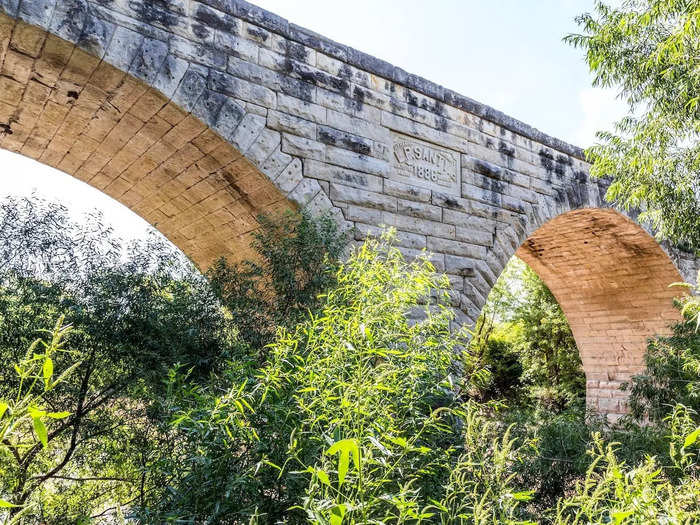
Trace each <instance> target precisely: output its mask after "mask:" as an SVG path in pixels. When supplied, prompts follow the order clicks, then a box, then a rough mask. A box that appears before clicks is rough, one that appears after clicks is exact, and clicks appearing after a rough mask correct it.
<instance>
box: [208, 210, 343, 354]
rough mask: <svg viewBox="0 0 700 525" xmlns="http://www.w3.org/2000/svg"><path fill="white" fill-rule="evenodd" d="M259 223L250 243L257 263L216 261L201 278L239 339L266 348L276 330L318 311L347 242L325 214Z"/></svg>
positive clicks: (274, 218)
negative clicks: (228, 314) (232, 322)
mask: <svg viewBox="0 0 700 525" xmlns="http://www.w3.org/2000/svg"><path fill="white" fill-rule="evenodd" d="M258 222H259V223H260V228H259V229H258V230H257V231H256V232H254V233H253V240H252V242H251V247H252V248H253V249H254V250H255V252H256V255H257V259H256V260H246V261H243V262H240V263H238V264H229V263H228V262H227V261H226V260H225V259H219V260H218V261H216V262H215V263H214V264H213V265H212V267H211V268H210V269H209V270H208V271H207V274H206V275H207V277H208V279H209V281H210V283H211V286H212V289H213V290H214V292H215V293H216V295H217V297H218V298H219V299H220V301H221V302H222V304H223V305H224V306H225V307H226V308H227V309H228V310H229V311H230V312H231V314H232V315H233V317H234V319H235V321H236V325H237V327H238V330H239V334H240V337H241V338H242V339H243V340H245V341H246V342H248V343H249V344H250V345H251V346H252V347H254V348H262V347H264V346H265V345H266V344H267V343H269V342H270V341H271V340H272V338H273V337H274V334H275V331H276V329H277V327H278V326H285V327H288V328H291V327H293V326H294V325H295V324H296V323H298V322H301V321H302V320H303V319H305V318H306V316H307V314H308V312H309V311H313V310H314V309H316V308H317V307H318V305H319V300H318V296H319V295H320V294H321V293H322V292H324V291H325V290H327V289H328V288H329V287H331V286H332V285H333V283H334V278H335V273H336V270H337V265H338V260H339V259H340V256H341V254H342V252H343V250H344V249H345V246H346V243H347V238H346V236H345V234H343V233H342V232H340V231H339V230H338V227H337V224H336V222H335V220H334V219H333V217H331V216H330V215H324V216H321V217H318V218H312V217H311V216H310V215H309V214H308V212H306V211H303V210H302V211H301V212H300V213H291V212H287V213H285V214H282V215H276V216H270V217H267V216H260V217H258Z"/></svg>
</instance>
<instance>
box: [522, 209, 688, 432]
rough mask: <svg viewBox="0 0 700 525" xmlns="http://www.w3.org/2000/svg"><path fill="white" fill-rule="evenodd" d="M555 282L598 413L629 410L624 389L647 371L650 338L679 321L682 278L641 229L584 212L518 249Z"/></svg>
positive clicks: (607, 212) (600, 212)
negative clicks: (677, 284) (677, 301)
mask: <svg viewBox="0 0 700 525" xmlns="http://www.w3.org/2000/svg"><path fill="white" fill-rule="evenodd" d="M516 255H517V256H518V257H520V258H521V259H522V260H524V261H525V262H526V263H527V264H528V265H529V266H530V267H531V268H532V269H533V270H534V271H535V272H536V273H537V274H538V275H539V276H540V277H541V278H542V280H543V281H544V282H545V283H546V284H547V286H548V287H549V289H550V290H551V291H552V293H553V294H554V296H555V297H556V299H557V301H558V302H559V304H560V306H561V307H562V310H563V311H564V313H565V315H566V317H567V319H568V321H569V324H570V326H571V330H572V332H573V334H574V337H575V339H576V344H577V346H578V349H579V352H580V354H581V360H582V362H583V367H584V370H585V373H586V380H587V382H586V399H587V404H588V406H589V407H591V408H592V409H595V410H597V411H598V412H600V413H606V414H608V415H609V417H613V418H614V417H617V416H619V415H620V414H624V413H625V412H626V403H625V399H626V397H627V394H626V393H625V392H622V391H620V390H619V387H620V384H621V383H622V382H624V381H625V380H627V379H629V378H630V377H631V376H632V375H634V374H636V373H639V372H641V371H643V369H644V352H645V349H646V345H647V340H648V338H650V337H653V336H655V335H658V334H665V333H668V330H669V325H670V324H672V322H673V321H674V320H677V319H678V318H679V313H678V311H677V310H676V309H675V308H674V307H673V298H674V297H676V296H678V295H679V294H680V293H681V292H680V290H679V289H678V288H669V285H670V284H671V283H674V282H679V281H682V277H681V275H680V273H679V271H678V270H677V269H676V267H675V265H674V264H673V262H672V261H671V259H670V258H669V256H668V255H667V254H666V253H665V252H664V251H663V249H662V248H661V247H660V246H659V244H658V243H657V242H656V241H655V240H654V238H653V237H651V236H650V235H649V234H648V233H647V232H645V231H644V230H643V229H642V228H641V227H640V226H639V225H637V224H636V223H634V222H633V221H631V220H630V219H628V218H627V217H625V216H623V215H622V214H620V213H619V212H617V211H614V210H611V209H580V210H575V211H571V212H568V213H565V214H563V215H560V216H558V217H556V218H554V219H553V220H551V221H549V222H547V223H545V224H544V225H543V226H541V227H540V228H539V229H538V230H536V231H535V232H534V233H533V234H532V235H530V237H529V238H528V239H527V241H526V242H525V243H524V244H523V245H522V246H521V247H520V248H519V249H518V250H517V252H516Z"/></svg>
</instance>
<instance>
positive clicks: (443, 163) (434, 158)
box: [391, 133, 461, 194]
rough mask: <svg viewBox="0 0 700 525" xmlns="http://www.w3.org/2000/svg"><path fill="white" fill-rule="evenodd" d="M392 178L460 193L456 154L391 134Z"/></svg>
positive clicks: (427, 143)
mask: <svg viewBox="0 0 700 525" xmlns="http://www.w3.org/2000/svg"><path fill="white" fill-rule="evenodd" d="M392 138H393V144H394V146H393V152H392V159H393V169H392V170H391V176H392V178H394V179H396V180H399V181H401V182H404V183H406V184H414V185H416V186H423V187H426V188H434V189H439V190H441V191H448V192H452V193H456V194H459V193H460V189H461V188H460V165H459V153H457V152H455V151H451V150H449V149H446V148H443V147H441V146H437V145H435V144H430V143H429V142H425V141H423V140H419V139H416V138H413V137H408V136H406V135H401V134H399V133H392Z"/></svg>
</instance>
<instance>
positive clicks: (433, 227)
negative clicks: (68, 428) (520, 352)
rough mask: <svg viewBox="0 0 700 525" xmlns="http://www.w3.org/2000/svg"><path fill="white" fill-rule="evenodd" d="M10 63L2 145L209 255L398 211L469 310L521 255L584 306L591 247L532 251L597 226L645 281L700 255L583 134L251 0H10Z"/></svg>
mask: <svg viewBox="0 0 700 525" xmlns="http://www.w3.org/2000/svg"><path fill="white" fill-rule="evenodd" d="M1 13H4V14H1ZM0 66H1V67H0V132H1V133H0V147H3V148H5V149H9V150H12V151H15V152H19V153H22V154H24V155H27V156H29V157H32V158H35V159H37V160H39V161H40V162H43V163H45V164H48V165H51V166H54V167H56V168H58V169H61V170H63V171H65V172H67V173H69V174H71V175H74V176H75V177H77V178H79V179H81V180H84V181H86V182H88V183H89V184H92V185H93V186H95V187H97V188H99V189H101V190H102V191H104V192H105V193H107V194H109V195H110V196H112V197H115V198H116V199H117V200H118V201H120V202H122V203H124V204H125V205H126V206H128V207H129V208H131V209H132V210H134V211H135V212H137V213H138V214H139V215H141V216H142V217H144V218H145V219H146V220H148V221H149V222H151V223H152V224H154V225H156V227H157V228H158V229H159V230H160V231H161V232H163V233H164V234H165V235H166V236H167V237H169V238H170V239H171V240H172V241H173V242H174V243H175V244H176V245H177V246H178V247H180V248H181V249H182V250H183V251H184V252H185V253H187V254H188V255H189V256H190V257H191V258H192V259H193V260H194V261H195V262H197V263H198V264H199V265H200V266H202V267H206V266H207V265H208V264H210V263H211V261H212V260H214V259H215V258H217V257H219V256H222V255H223V256H228V257H229V258H231V259H234V260H237V259H240V258H242V257H246V256H248V255H249V248H248V243H249V238H250V235H251V233H252V232H253V231H255V229H256V228H257V223H256V220H255V217H256V215H257V214H258V213H260V212H269V211H272V210H276V209H280V208H287V207H293V206H308V207H309V208H310V210H311V211H312V213H320V212H323V211H328V212H330V213H332V214H334V216H335V218H336V219H337V221H338V222H339V223H340V224H341V225H343V226H344V227H345V226H352V227H353V228H354V232H355V233H354V235H355V240H357V241H361V240H362V239H364V238H365V237H366V236H367V235H371V234H374V233H377V232H379V229H380V227H381V226H382V225H387V226H393V227H395V228H396V230H397V236H396V242H397V244H398V245H399V247H400V248H401V249H402V250H403V251H404V252H405V253H406V254H407V255H408V256H413V255H415V254H417V253H419V252H420V251H421V250H424V249H425V250H428V251H430V252H432V253H433V259H434V262H435V265H436V267H437V268H438V269H439V270H441V271H445V272H446V273H447V274H448V276H449V277H450V280H451V283H452V287H453V296H452V297H453V304H454V306H455V309H456V312H457V316H458V317H457V320H458V322H460V323H473V322H474V321H475V320H476V318H477V316H478V314H479V311H480V310H481V308H482V306H483V304H484V302H485V301H486V297H487V296H488V293H489V291H490V289H491V286H493V284H494V282H495V281H496V278H497V277H498V275H499V274H500V272H501V270H502V269H503V267H504V266H505V264H506V262H507V260H508V259H509V258H510V256H512V255H513V254H514V253H515V252H516V251H519V253H521V254H522V255H523V257H524V258H526V259H527V257H528V256H529V257H530V258H531V262H532V264H533V265H534V266H537V265H538V264H540V267H539V270H538V271H540V272H541V274H542V275H543V276H547V278H548V279H549V280H550V281H551V286H552V287H553V288H555V289H556V291H555V293H556V294H557V296H558V297H560V300H561V301H562V303H566V304H567V306H566V309H567V310H568V312H569V315H570V316H571V317H572V319H574V318H575V319H578V317H576V316H575V312H576V311H577V310H576V309H575V305H576V304H577V302H576V301H577V299H576V298H574V295H575V294H576V293H579V292H580V293H583V292H582V291H581V287H579V288H578V289H577V288H576V287H571V288H567V289H564V288H563V287H561V289H560V288H559V287H557V283H561V282H570V281H571V280H572V279H574V278H575V277H576V275H578V273H576V272H575V270H576V269H575V268H574V267H573V263H572V261H575V260H576V254H573V255H571V258H570V259H567V258H565V257H564V258H562V257H559V256H556V257H555V256H554V255H552V257H551V259H549V258H548V259H547V260H550V261H554V260H560V264H559V265H558V268H559V270H558V271H559V273H560V274H561V272H562V271H564V272H565V273H566V275H564V276H563V277H562V276H561V275H559V274H557V272H556V271H554V270H552V272H551V275H549V274H547V271H549V270H548V267H547V265H546V264H545V263H544V262H542V260H543V259H542V258H535V256H534V255H532V254H533V253H536V252H537V249H535V251H534V252H533V251H532V250H530V251H529V252H528V251H527V249H526V247H527V246H540V245H541V244H542V243H545V244H543V245H542V246H545V252H542V253H550V252H552V250H553V248H555V247H556V246H555V243H554V242H553V241H552V238H553V237H556V236H557V235H558V233H554V234H553V236H552V235H550V234H551V233H552V232H559V231H566V232H569V231H575V232H577V235H579V237H576V236H574V237H572V241H571V242H572V243H574V244H575V243H578V242H585V241H581V238H580V234H581V231H586V232H588V233H587V235H590V236H595V235H596V232H597V231H598V230H596V227H594V226H592V225H591V223H590V221H593V222H594V223H595V224H601V221H602V222H605V221H608V222H610V224H612V226H611V227H610V228H609V229H608V230H607V231H608V232H609V235H612V233H610V232H617V233H616V235H617V236H618V237H619V238H620V239H623V238H625V239H632V238H634V239H636V240H635V241H634V242H637V241H638V242H637V244H634V243H632V244H631V245H629V246H627V248H629V247H630V246H633V247H634V246H637V248H639V250H641V252H640V253H642V252H643V253H646V254H651V253H652V252H654V253H655V254H656V256H658V257H660V259H658V261H657V259H654V260H653V261H652V259H650V258H645V257H646V256H645V257H637V258H632V257H627V256H626V255H624V261H625V264H627V267H628V268H629V269H630V272H631V274H634V276H633V278H634V279H636V280H637V281H640V282H641V279H642V277H643V276H649V275H651V274H650V273H649V272H651V269H650V268H657V267H656V266H653V264H656V262H658V263H659V266H658V268H661V267H663V268H665V269H666V270H667V274H668V275H667V274H664V275H665V277H663V278H660V279H659V280H658V286H659V288H658V289H659V290H660V289H661V288H660V287H661V286H662V284H661V281H663V282H665V280H667V279H666V276H670V274H671V273H673V272H672V271H671V270H670V267H669V266H668V261H672V262H673V266H674V267H675V268H676V270H677V271H678V274H679V275H680V276H682V277H683V278H684V279H686V280H691V279H693V278H694V276H695V272H696V268H697V266H698V261H697V260H696V259H695V258H694V256H693V255H692V254H687V253H683V252H680V251H678V250H675V249H672V248H670V247H662V248H658V246H657V247H656V248H654V249H653V250H652V245H653V240H652V237H651V236H649V235H646V234H645V235H646V236H642V235H641V234H639V235H637V234H638V233H639V231H641V230H639V226H637V225H636V224H635V223H634V222H633V219H634V218H633V217H631V218H630V220H629V221H628V222H620V221H621V220H622V219H621V218H620V217H621V216H620V215H619V214H616V212H611V211H605V212H603V211H600V210H602V209H603V208H605V207H606V204H605V203H604V199H603V195H604V192H605V189H606V183H605V182H604V181H601V180H592V179H591V178H590V177H589V176H588V165H587V163H586V162H585V159H584V155H583V152H582V151H581V150H580V149H579V148H577V147H575V146H572V145H570V144H567V143H565V142H563V141H561V140H559V139H557V138H554V137H551V136H548V135H546V134H544V133H542V132H540V131H538V130H536V129H534V128H532V127H531V126H528V125H527V124H524V123H522V122H520V121H517V120H515V119H513V118H511V117H509V116H507V115H504V114H503V113H501V112H499V111H497V110H495V109H493V108H491V107H489V106H486V105H483V104H480V103H478V102H475V101H474V100H472V99H469V98H467V97H464V96H462V95H459V94H458V93H455V92H454V91H451V90H449V89H446V88H444V87H442V86H439V85H436V84H434V83H432V82H429V81H428V80H425V79H423V78H421V77H418V76H416V75H412V74H410V73H407V72H406V71H404V70H402V69H400V68H397V67H394V66H392V65H391V64H388V63H386V62H384V61H382V60H379V59H377V58H375V57H372V56H369V55H366V54H364V53H361V52H359V51H357V50H355V49H352V48H349V47H347V46H343V45H342V44H338V43H337V42H333V41H331V40H329V39H327V38H324V37H322V36H320V35H318V34H316V33H313V32H311V31H308V30H306V29H304V28H301V27H299V26H296V25H294V24H292V23H290V22H288V21H287V20H285V19H283V18H281V17H279V16H276V15H274V14H273V13H269V12H267V11H265V10H263V9H260V8H258V7H256V6H254V5H251V4H249V3H247V2H245V1H243V0H0ZM9 176H13V174H10V175H9ZM14 176H17V175H16V174H14ZM596 209H597V210H599V211H593V210H596ZM576 210H585V213H583V212H581V213H579V212H578V211H576ZM572 225H573V226H572ZM633 226H634V228H637V229H636V230H634V229H633ZM569 227H571V229H570V230H569V229H567V228H569ZM559 228H561V230H559ZM579 230H580V231H579ZM634 232H636V233H634ZM567 235H569V233H567ZM572 235H573V234H572ZM528 239H530V243H529V244H525V245H524V243H526V241H527V240H528ZM546 243H549V244H546ZM589 244H591V241H589ZM592 244H595V243H592ZM521 246H524V247H523V248H521ZM589 248H590V247H589ZM616 249H619V250H621V251H620V252H619V253H618V254H617V255H618V256H620V257H623V255H620V254H625V253H632V252H634V249H636V248H634V249H631V248H630V249H629V250H628V251H627V252H625V246H623V245H619V243H618V248H616ZM662 249H663V250H664V251H665V253H666V254H667V255H665V256H664V257H666V259H663V257H661V255H660V253H662V252H661V251H660V250H662ZM630 250H631V251H630ZM540 252H541V250H540ZM562 253H563V252H562ZM598 253H601V252H600V250H599V252H598ZM557 257H559V258H558V259H557ZM661 260H663V261H664V263H663V264H661V262H660V261H661ZM536 269H537V268H536ZM666 270H665V271H666ZM557 275H559V276H558V277H557ZM564 277H567V278H568V279H565V278H564ZM557 279H558V280H557ZM619 279H621V277H619ZM597 283H598V284H599V285H601V286H602V284H601V282H600V280H599V281H598V282H597ZM584 291H585V290H584ZM653 297H654V301H656V300H657V299H658V304H659V305H663V306H659V307H658V308H657V309H649V310H648V312H647V314H646V317H647V318H645V319H635V320H634V322H636V323H637V326H642V327H644V329H645V330H647V331H645V332H644V333H645V334H647V333H649V335H651V333H652V332H653V331H654V330H657V329H661V328H660V327H661V322H660V319H661V318H664V319H665V318H666V317H664V316H666V313H667V312H668V311H669V308H670V307H669V296H668V295H667V294H666V293H663V294H662V293H660V292H659V293H658V294H655V295H653ZM587 300H588V301H589V302H591V301H593V297H592V296H588V298H587ZM591 304H592V303H591ZM607 308H608V312H609V314H610V315H611V316H614V315H616V313H618V314H620V316H622V317H624V315H626V314H621V313H620V312H623V311H625V312H627V310H625V308H626V307H625V305H624V304H622V302H620V301H618V302H617V303H615V302H611V303H608V306H607ZM589 313H590V312H589ZM576 315H577V314H576ZM601 330H602V328H601ZM607 335H608V334H607V332H606V336H607ZM599 337H602V335H600V336H599ZM610 337H611V338H614V337H615V335H614V334H611V335H610ZM577 338H578V339H580V337H578V336H577ZM637 342H639V341H637ZM637 342H635V345H637ZM610 344H613V343H610ZM618 346H619V345H618ZM616 348H618V347H616ZM620 348H621V347H620ZM635 348H636V350H634V351H635V352H636V354H635V355H636V356H637V357H635V360H633V361H634V366H637V364H638V363H639V356H640V355H641V352H643V348H642V347H641V343H640V346H635ZM591 355H593V354H592V353H591ZM598 364H599V365H600V366H603V365H604V366H605V367H606V372H610V374H608V377H613V379H612V380H609V381H607V383H610V384H606V385H602V386H601V381H602V380H601V379H593V376H592V375H591V376H590V377H591V381H592V383H591V384H590V385H589V387H590V390H589V393H591V396H593V395H594V389H598V390H605V389H608V392H609V393H610V392H612V391H613V390H614V386H615V385H616V384H617V383H616V382H617V381H618V380H619V378H620V377H623V376H624V374H628V373H630V372H631V371H632V369H631V368H630V369H629V370H623V369H622V368H621V367H619V366H617V365H616V364H613V363H607V362H605V363H603V362H602V361H600V362H598ZM596 366H598V365H596ZM615 366H617V368H614V367H615ZM608 367H612V368H609V369H608ZM636 369H637V368H635V369H634V370H636ZM591 373H592V372H591ZM596 373H598V371H596ZM600 373H601V374H603V371H602V370H600ZM596 377H597V376H596ZM601 377H603V376H602V375H601ZM594 381H598V383H594ZM599 394H600V393H595V395H596V396H598V397H596V398H595V399H596V400H597V399H602V397H603V395H602V394H600V395H599ZM606 395H607V394H606ZM610 396H612V394H610ZM591 400H593V397H591ZM613 405H614V403H612V402H610V403H607V402H606V403H602V402H599V401H596V402H595V406H596V407H597V408H598V409H599V410H601V411H603V412H612V413H618V412H619V411H620V406H619V405H614V406H613Z"/></svg>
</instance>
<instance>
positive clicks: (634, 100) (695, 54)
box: [566, 0, 700, 249]
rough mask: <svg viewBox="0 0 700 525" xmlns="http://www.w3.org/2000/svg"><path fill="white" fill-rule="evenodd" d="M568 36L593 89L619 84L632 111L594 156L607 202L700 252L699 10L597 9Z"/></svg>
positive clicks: (663, 0) (662, 1)
mask: <svg viewBox="0 0 700 525" xmlns="http://www.w3.org/2000/svg"><path fill="white" fill-rule="evenodd" d="M577 21H578V23H579V25H580V27H581V28H582V30H583V33H582V34H576V35H569V36H568V37H566V40H567V41H568V42H569V43H571V44H573V45H574V46H577V47H581V48H583V49H584V50H585V51H586V60H587V61H588V65H589V67H590V69H591V72H592V73H593V75H594V80H593V83H594V85H598V86H603V87H615V88H617V89H618V91H619V94H620V98H621V99H622V100H624V101H626V102H627V103H628V105H629V115H628V116H627V117H626V118H624V119H622V120H621V121H620V122H619V123H617V126H616V130H615V132H614V133H610V132H600V133H599V134H598V139H599V141H600V142H599V144H596V145H595V146H593V147H591V148H590V149H589V150H587V155H588V156H589V158H590V159H591V160H592V161H593V166H592V168H591V173H592V174H593V175H595V176H600V177H608V176H609V177H611V179H612V185H611V186H610V187H609V189H608V193H607V197H608V199H609V200H611V201H612V202H614V203H615V204H617V205H619V206H621V207H624V208H628V209H629V208H634V209H636V210H638V211H639V212H641V214H640V216H639V220H640V221H642V222H646V223H648V224H649V225H651V226H652V227H654V228H655V229H656V230H657V231H658V232H659V234H660V235H661V236H663V237H667V238H669V239H671V240H672V241H674V242H676V243H677V244H680V245H681V246H682V247H685V248H694V249H698V248H699V247H700V201H699V199H700V182H699V181H700V179H699V178H698V172H699V170H700V140H699V139H700V135H699V133H700V106H699V105H698V100H699V97H698V92H700V28H699V25H700V22H699V21H700V4H698V2H697V1H696V0H640V1H637V0H634V1H633V0H625V1H623V2H621V3H619V4H618V5H617V7H612V6H610V5H608V4H606V3H603V2H598V3H596V8H595V12H594V13H586V14H584V15H581V16H580V17H578V19H577Z"/></svg>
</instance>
